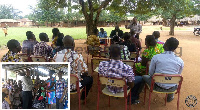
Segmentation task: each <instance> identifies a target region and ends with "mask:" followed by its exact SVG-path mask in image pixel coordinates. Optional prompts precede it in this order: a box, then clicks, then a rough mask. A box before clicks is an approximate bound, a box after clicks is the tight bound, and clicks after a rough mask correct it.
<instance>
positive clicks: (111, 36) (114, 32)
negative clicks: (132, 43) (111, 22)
mask: <svg viewBox="0 0 200 110" xmlns="http://www.w3.org/2000/svg"><path fill="white" fill-rule="evenodd" d="M114 36H119V37H120V38H122V36H123V31H122V30H120V29H119V26H117V25H116V26H115V30H112V31H111V33H110V38H113V37H114Z"/></svg>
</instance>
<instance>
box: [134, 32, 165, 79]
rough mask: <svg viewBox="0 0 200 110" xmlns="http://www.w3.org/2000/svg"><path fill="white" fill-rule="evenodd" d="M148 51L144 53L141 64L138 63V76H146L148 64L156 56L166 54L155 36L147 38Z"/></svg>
mask: <svg viewBox="0 0 200 110" xmlns="http://www.w3.org/2000/svg"><path fill="white" fill-rule="evenodd" d="M145 45H146V49H145V50H144V51H143V53H142V61H141V63H136V65H135V67H136V74H138V75H144V74H145V72H146V64H147V62H148V61H150V60H151V59H152V57H153V56H154V55H156V54H160V53H163V52H164V48H163V45H162V44H158V43H157V42H156V40H155V37H154V36H153V35H147V36H146V38H145Z"/></svg>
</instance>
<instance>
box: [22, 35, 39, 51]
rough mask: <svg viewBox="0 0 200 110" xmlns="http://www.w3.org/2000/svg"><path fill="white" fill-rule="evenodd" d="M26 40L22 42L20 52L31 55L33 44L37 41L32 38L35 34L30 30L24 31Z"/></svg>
mask: <svg viewBox="0 0 200 110" xmlns="http://www.w3.org/2000/svg"><path fill="white" fill-rule="evenodd" d="M26 36H27V40H24V41H23V43H22V53H26V54H27V55H33V46H34V45H35V44H37V43H38V42H37V41H36V40H35V39H34V37H35V35H34V34H33V32H31V31H27V32H26Z"/></svg>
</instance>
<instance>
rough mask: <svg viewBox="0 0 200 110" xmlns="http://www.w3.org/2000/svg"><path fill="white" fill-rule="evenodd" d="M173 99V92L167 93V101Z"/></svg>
mask: <svg viewBox="0 0 200 110" xmlns="http://www.w3.org/2000/svg"><path fill="white" fill-rule="evenodd" d="M173 99H174V94H168V95H167V102H171V101H172V100H173Z"/></svg>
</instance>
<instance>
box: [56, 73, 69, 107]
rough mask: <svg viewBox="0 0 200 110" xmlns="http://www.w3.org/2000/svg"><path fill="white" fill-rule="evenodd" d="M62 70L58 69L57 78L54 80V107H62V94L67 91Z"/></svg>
mask: <svg viewBox="0 0 200 110" xmlns="http://www.w3.org/2000/svg"><path fill="white" fill-rule="evenodd" d="M62 74H63V72H62V71H59V73H58V77H59V79H58V80H57V81H56V109H64V100H63V99H64V96H65V95H66V91H67V82H66V80H65V79H64V78H62Z"/></svg>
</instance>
